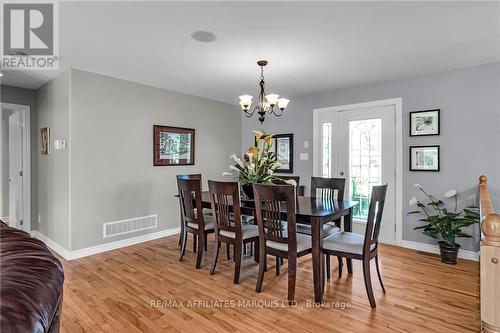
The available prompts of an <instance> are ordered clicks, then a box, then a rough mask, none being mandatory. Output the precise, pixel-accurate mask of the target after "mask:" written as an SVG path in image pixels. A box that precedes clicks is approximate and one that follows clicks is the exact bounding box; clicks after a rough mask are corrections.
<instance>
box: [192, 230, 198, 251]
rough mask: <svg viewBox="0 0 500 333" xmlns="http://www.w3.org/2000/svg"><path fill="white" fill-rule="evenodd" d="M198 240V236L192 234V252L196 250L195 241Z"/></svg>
mask: <svg viewBox="0 0 500 333" xmlns="http://www.w3.org/2000/svg"><path fill="white" fill-rule="evenodd" d="M197 242H198V236H196V234H193V252H196V243H197Z"/></svg>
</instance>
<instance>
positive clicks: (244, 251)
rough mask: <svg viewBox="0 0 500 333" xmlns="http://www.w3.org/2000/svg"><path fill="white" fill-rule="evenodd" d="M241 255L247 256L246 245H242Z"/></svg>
mask: <svg viewBox="0 0 500 333" xmlns="http://www.w3.org/2000/svg"><path fill="white" fill-rule="evenodd" d="M243 255H245V256H246V255H247V245H246V244H243Z"/></svg>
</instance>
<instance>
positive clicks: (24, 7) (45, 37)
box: [1, 1, 58, 70]
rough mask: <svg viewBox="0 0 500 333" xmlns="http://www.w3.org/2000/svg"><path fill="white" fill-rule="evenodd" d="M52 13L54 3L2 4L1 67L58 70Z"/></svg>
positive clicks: (55, 21)
mask: <svg viewBox="0 0 500 333" xmlns="http://www.w3.org/2000/svg"><path fill="white" fill-rule="evenodd" d="M56 14H57V3H55V2H47V1H44V2H36V3H22V2H11V3H5V2H4V3H3V5H2V15H1V17H2V18H3V20H2V21H3V24H2V30H3V31H2V37H3V43H2V61H1V68H2V69H6V70H16V69H19V70H30V69H34V70H42V69H47V70H54V69H58V61H57V52H56V51H58V47H57V46H58V45H57V42H58V40H57V37H58V36H57V32H58V31H57V28H58V25H57V20H56Z"/></svg>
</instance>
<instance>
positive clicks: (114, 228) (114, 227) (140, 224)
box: [103, 215, 158, 238]
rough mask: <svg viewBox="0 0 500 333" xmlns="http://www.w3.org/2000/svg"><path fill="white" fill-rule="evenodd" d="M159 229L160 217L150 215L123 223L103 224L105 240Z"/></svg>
mask: <svg viewBox="0 0 500 333" xmlns="http://www.w3.org/2000/svg"><path fill="white" fill-rule="evenodd" d="M157 227H158V217H157V216H156V215H149V216H143V217H135V218H132V219H126V220H121V221H113V222H107V223H104V224H103V234H104V238H108V237H114V236H118V235H124V234H129V233H131V232H136V231H140V230H148V229H154V228H157Z"/></svg>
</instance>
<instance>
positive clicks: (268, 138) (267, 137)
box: [264, 134, 273, 144]
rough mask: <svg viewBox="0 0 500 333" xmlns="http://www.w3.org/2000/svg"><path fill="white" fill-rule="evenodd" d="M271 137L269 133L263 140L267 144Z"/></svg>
mask: <svg viewBox="0 0 500 333" xmlns="http://www.w3.org/2000/svg"><path fill="white" fill-rule="evenodd" d="M272 139H273V136H272V134H271V135H267V136H266V137H265V138H264V141H265V142H266V143H267V144H270V143H271V140H272Z"/></svg>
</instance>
